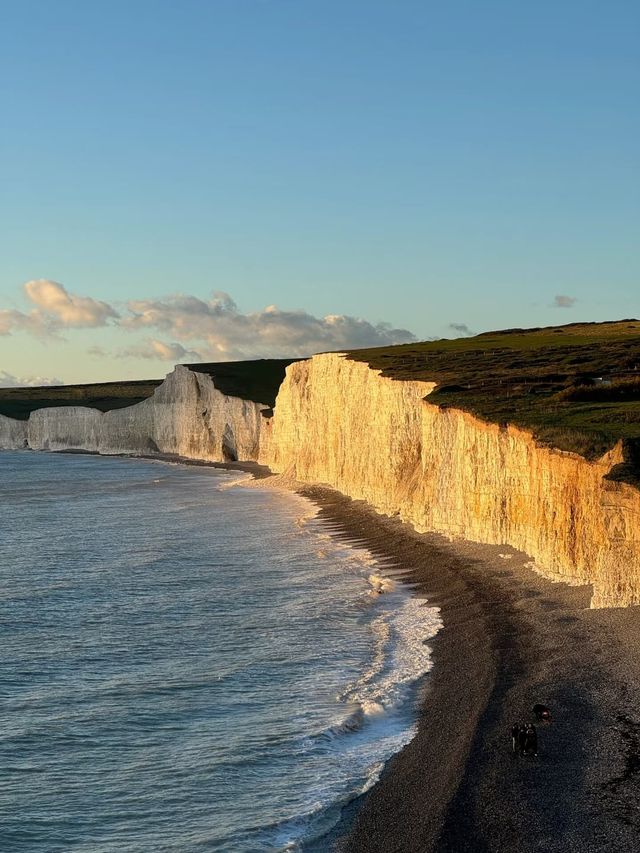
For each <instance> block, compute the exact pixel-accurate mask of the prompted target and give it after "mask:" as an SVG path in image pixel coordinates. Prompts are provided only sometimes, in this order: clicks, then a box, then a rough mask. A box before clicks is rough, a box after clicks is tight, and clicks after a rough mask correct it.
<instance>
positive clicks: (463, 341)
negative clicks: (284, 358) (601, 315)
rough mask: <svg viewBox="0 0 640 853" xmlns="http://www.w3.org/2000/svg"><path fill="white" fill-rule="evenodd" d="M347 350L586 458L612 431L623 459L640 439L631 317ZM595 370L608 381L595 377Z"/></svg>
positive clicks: (638, 324) (638, 366)
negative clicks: (621, 441) (621, 444)
mask: <svg viewBox="0 0 640 853" xmlns="http://www.w3.org/2000/svg"><path fill="white" fill-rule="evenodd" d="M349 358H352V359H354V360H357V361H365V362H367V363H368V364H369V365H370V366H371V367H373V368H376V369H379V370H381V371H382V374H383V375H384V376H388V377H391V378H393V379H420V380H424V381H427V382H436V383H437V387H436V389H435V390H434V392H433V393H432V394H431V395H430V396H429V402H431V403H435V404H437V405H439V406H443V407H447V406H449V407H455V408H458V409H463V410H465V411H468V412H471V413H473V414H475V415H477V416H478V417H480V418H482V419H484V420H486V421H490V422H493V423H498V424H508V423H511V424H515V425H517V426H522V427H525V428H527V429H530V430H532V431H533V432H534V434H535V435H536V436H537V438H538V439H539V440H540V441H541V442H543V443H547V444H550V445H552V446H555V447H558V448H560V449H562V450H571V451H574V452H577V453H580V454H582V455H584V456H585V457H587V458H594V457H597V456H599V455H601V454H602V453H603V452H605V451H606V450H608V449H610V448H611V447H612V446H613V445H614V444H615V443H616V441H618V439H624V441H625V452H626V454H627V456H628V457H629V459H630V460H631V459H632V458H633V459H635V458H636V448H637V447H638V446H640V382H638V381H637V380H638V379H639V378H640V321H638V320H623V321H620V322H615V323H583V324H572V325H569V326H558V327H552V328H545V329H510V330H507V331H503V332H489V333H486V334H483V335H477V336H475V337H472V338H458V339H456V340H441V341H427V342H424V343H418V344H403V345H401V346H395V347H380V348H375V349H363V350H352V351H351V352H350V353H349ZM599 378H604V379H605V380H606V381H610V382H611V383H612V384H611V386H608V385H604V384H603V385H600V384H598V383H597V382H596V383H594V380H597V379H599ZM585 388H588V389H589V391H588V392H587V391H585V390H584V389H585ZM630 464H631V463H630ZM634 464H635V463H634Z"/></svg>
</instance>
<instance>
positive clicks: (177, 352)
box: [120, 338, 202, 362]
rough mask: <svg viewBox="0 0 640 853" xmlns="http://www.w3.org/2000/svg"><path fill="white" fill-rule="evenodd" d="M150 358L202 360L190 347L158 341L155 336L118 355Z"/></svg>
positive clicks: (175, 360)
mask: <svg viewBox="0 0 640 853" xmlns="http://www.w3.org/2000/svg"><path fill="white" fill-rule="evenodd" d="M130 356H132V357H134V358H152V359H156V360H159V361H171V362H177V361H181V360H182V359H189V360H190V361H202V356H201V355H200V353H199V352H197V351H196V350H192V349H185V348H184V347H183V346H182V344H179V343H177V342H175V341H174V342H173V343H171V344H169V343H165V342H164V341H158V340H156V339H155V338H150V339H149V340H147V341H146V342H145V343H144V344H142V345H141V346H139V347H129V349H126V350H123V351H122V352H121V353H120V357H124V358H128V357H130Z"/></svg>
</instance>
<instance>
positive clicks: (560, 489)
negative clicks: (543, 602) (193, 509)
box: [260, 354, 640, 607]
mask: <svg viewBox="0 0 640 853" xmlns="http://www.w3.org/2000/svg"><path fill="white" fill-rule="evenodd" d="M433 387H434V386H433V385H432V384H431V383H426V382H401V381H397V380H393V379H387V378H383V377H381V376H380V375H379V373H378V371H374V370H371V369H370V368H369V367H368V366H367V365H366V364H364V363H361V362H356V361H350V360H348V359H345V358H343V357H341V356H339V355H335V354H330V355H320V356H315V357H314V358H312V359H311V360H309V361H303V362H297V363H296V364H293V365H291V366H290V367H289V368H288V369H287V375H286V378H285V381H284V383H283V384H282V386H281V388H280V392H279V394H278V398H277V403H276V407H275V413H274V417H273V419H272V420H271V421H270V422H269V425H268V427H267V429H266V430H264V431H263V436H262V441H261V454H260V461H261V462H263V463H264V464H266V465H269V466H270V467H271V468H272V469H273V470H274V471H277V472H282V473H285V472H286V473H287V474H288V475H290V476H291V477H293V478H295V479H297V480H303V481H310V482H321V483H326V484H328V485H330V486H332V487H333V488H336V489H338V490H339V491H341V492H344V493H345V494H348V495H350V496H351V497H354V498H360V499H364V500H366V501H368V502H369V503H370V504H372V505H373V506H374V507H375V508H376V509H378V510H379V511H380V512H383V513H385V514H389V515H396V514H397V515H399V516H400V517H401V518H402V519H404V520H406V521H408V522H410V523H411V524H412V525H413V526H414V527H415V528H416V529H417V530H420V531H437V532H440V533H443V534H445V535H447V536H451V537H465V538H467V539H471V540H474V541H477V542H484V543H491V544H508V545H512V546H514V547H515V548H518V549H521V550H522V551H525V552H526V553H527V554H529V555H530V556H531V557H532V558H533V559H534V561H535V563H536V564H537V567H538V568H539V570H541V571H542V572H543V573H545V574H547V575H548V576H549V577H553V578H555V579H564V580H569V581H572V582H582V583H592V584H593V598H592V604H593V606H596V607H604V606H620V605H628V604H639V603H640V491H638V490H637V489H635V488H633V487H632V486H630V485H627V484H624V483H614V482H611V481H609V480H606V479H604V477H605V475H606V474H607V473H608V471H609V470H610V469H611V467H612V466H613V465H614V464H616V463H618V462H620V461H621V455H620V453H621V451H620V449H619V448H616V449H614V450H613V451H612V452H611V453H609V454H607V455H606V456H605V457H603V458H602V459H601V460H599V461H598V462H595V463H591V462H588V461H586V460H585V459H584V458H582V457H581V456H578V455H576V454H573V453H566V452H563V451H560V450H554V449H551V448H546V447H541V446H539V445H538V444H537V443H536V441H535V439H534V438H533V436H532V435H531V434H530V433H528V432H526V431H524V430H521V429H517V428H515V427H500V426H498V425H497V424H488V423H485V422H484V421H480V420H478V419H477V418H475V417H473V416H472V415H470V414H468V413H466V412H462V411H460V410H456V409H440V408H438V407H437V406H435V405H431V404H429V402H428V394H429V393H430V392H431V390H432V389H433ZM425 397H426V400H425Z"/></svg>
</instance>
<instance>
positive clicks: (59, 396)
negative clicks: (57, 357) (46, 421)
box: [0, 379, 162, 421]
mask: <svg viewBox="0 0 640 853" xmlns="http://www.w3.org/2000/svg"><path fill="white" fill-rule="evenodd" d="M161 382H162V379H149V380H139V381H135V382H97V383H94V384H91V385H54V386H46V387H41V388H0V414H2V415H6V416H7V417H9V418H16V419H17V420H23V421H26V420H27V418H28V417H29V415H30V414H31V412H33V411H35V410H36V409H47V408H51V407H52V406H88V407H90V408H93V409H100V411H101V412H108V411H109V410H110V409H122V408H124V407H125V406H133V405H134V404H135V403H140V402H142V400H146V399H147V397H150V396H151V395H152V394H153V392H154V391H155V389H156V388H157V387H158V385H160V383H161Z"/></svg>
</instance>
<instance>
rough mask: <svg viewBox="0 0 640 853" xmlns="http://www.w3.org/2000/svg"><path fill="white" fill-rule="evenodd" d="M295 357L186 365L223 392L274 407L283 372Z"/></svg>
mask: <svg viewBox="0 0 640 853" xmlns="http://www.w3.org/2000/svg"><path fill="white" fill-rule="evenodd" d="M294 361H298V359H295V358H261V359H256V360H255V361H221V362H213V363H211V364H187V365H186V366H187V367H189V368H191V370H197V371H198V373H207V374H209V376H211V377H212V378H213V382H214V385H215V386H216V388H217V389H218V390H219V391H222V393H223V394H227V395H228V396H230V397H241V398H242V399H243V400H255V401H256V402H257V403H266V404H267V405H268V406H274V405H275V402H276V395H277V393H278V388H279V387H280V385H281V384H282V380H283V379H284V372H285V370H286V369H287V367H288V366H289V365H290V364H293V362H294Z"/></svg>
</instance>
